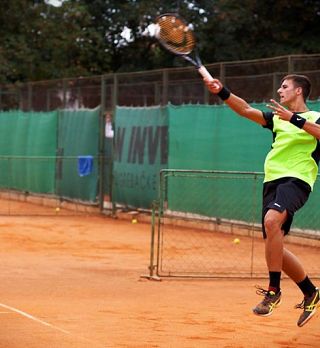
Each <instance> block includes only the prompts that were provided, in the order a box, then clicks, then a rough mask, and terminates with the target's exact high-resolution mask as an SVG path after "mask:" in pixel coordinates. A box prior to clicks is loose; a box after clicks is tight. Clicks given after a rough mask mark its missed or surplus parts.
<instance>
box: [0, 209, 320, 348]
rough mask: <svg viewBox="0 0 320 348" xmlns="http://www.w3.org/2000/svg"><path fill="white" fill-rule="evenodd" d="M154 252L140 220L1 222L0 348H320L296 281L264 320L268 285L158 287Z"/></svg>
mask: <svg viewBox="0 0 320 348" xmlns="http://www.w3.org/2000/svg"><path fill="white" fill-rule="evenodd" d="M149 248H150V225H149V224H148V223H141V222H139V221H138V223H136V224H132V223H131V221H130V220H120V219H112V218H110V217H104V216H97V215H95V216H51V217H50V216H49V217H44V216H33V217H30V216H29V217H24V216H2V217H1V220H0V257H1V262H0V270H1V273H0V274H1V280H0V347H1V348H73V347H74V348H84V347H86V348H102V347H104V348H106V347H137V348H140V347H141V348H142V347H164V348H169V347H177V348H189V347H190V348H191V347H194V348H201V347H244V348H247V347H268V348H271V347H283V348H284V347H288V348H289V347H320V330H319V327H320V315H318V314H316V315H315V317H314V318H312V320H311V321H310V322H309V323H308V324H307V325H305V326H304V327H303V328H298V327H297V326H296V321H297V319H298V316H299V314H300V312H301V311H299V310H296V309H294V308H293V307H294V305H295V304H296V303H299V302H301V300H302V298H301V294H300V292H299V291H298V289H297V288H296V286H295V285H294V284H293V283H292V282H291V281H290V280H288V279H285V280H284V281H283V283H282V289H283V301H282V305H281V306H280V307H279V308H278V309H276V311H275V312H274V313H273V315H272V316H270V317H266V318H261V317H257V316H254V315H253V314H252V312H251V308H252V307H253V306H254V305H255V304H256V303H258V302H259V301H260V300H261V297H258V296H257V295H256V294H255V288H254V285H255V284H257V283H258V284H261V283H262V284H261V285H266V280H256V279H249V280H228V279H227V280H226V279H220V280H214V279H211V280H181V279H180V280H177V279H175V280H162V281H150V280H148V279H144V278H141V277H140V276H141V275H143V274H147V273H148V263H149ZM226 252H227V251H226ZM261 257H263V256H261ZM317 282H319V280H317ZM319 312H320V311H319Z"/></svg>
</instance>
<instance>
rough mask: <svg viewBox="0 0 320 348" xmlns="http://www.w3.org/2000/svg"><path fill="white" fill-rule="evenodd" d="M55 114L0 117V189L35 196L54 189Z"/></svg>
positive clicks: (7, 114) (0, 115)
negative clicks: (27, 192)
mask: <svg viewBox="0 0 320 348" xmlns="http://www.w3.org/2000/svg"><path fill="white" fill-rule="evenodd" d="M56 125H57V112H46V113H44V112H43V113H41V112H37V113H32V112H28V113H24V112H22V111H12V112H1V113H0V185H1V187H3V188H8V189H17V190H23V191H30V192H39V193H53V192H54V189H55V185H54V178H55V158H54V156H55V153H56V145H57V142H56Z"/></svg>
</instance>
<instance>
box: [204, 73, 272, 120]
mask: <svg viewBox="0 0 320 348" xmlns="http://www.w3.org/2000/svg"><path fill="white" fill-rule="evenodd" d="M204 82H205V84H206V85H207V87H208V89H209V91H210V92H211V93H213V94H218V95H219V93H220V92H222V91H223V89H224V88H223V85H222V83H221V82H220V81H219V80H218V79H214V80H213V81H212V80H211V81H209V80H207V79H204ZM225 91H226V90H225ZM228 92H229V91H228ZM220 94H221V93H220ZM225 97H227V98H226V99H225ZM222 99H224V102H225V103H226V104H227V105H228V106H229V107H230V108H231V109H232V110H233V111H235V112H236V113H237V114H239V115H240V116H243V117H246V118H248V119H249V120H251V121H253V122H256V123H258V124H261V125H262V126H265V125H266V120H265V119H264V117H263V113H262V111H261V110H259V109H256V108H253V107H252V106H250V105H249V104H248V103H247V102H246V101H245V100H244V99H242V98H240V97H238V96H237V95H235V94H233V93H230V95H228V94H225V96H223V98H222Z"/></svg>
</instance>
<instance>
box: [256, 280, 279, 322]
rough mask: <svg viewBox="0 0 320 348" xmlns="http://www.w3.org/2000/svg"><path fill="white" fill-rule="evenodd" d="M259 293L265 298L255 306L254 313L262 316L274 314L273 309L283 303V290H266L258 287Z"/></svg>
mask: <svg viewBox="0 0 320 348" xmlns="http://www.w3.org/2000/svg"><path fill="white" fill-rule="evenodd" d="M256 293H257V295H260V296H264V299H263V300H262V301H261V302H260V303H259V304H258V305H257V306H256V307H255V308H253V309H252V310H253V313H254V314H256V315H259V316H262V317H267V316H269V315H271V314H272V312H273V310H274V309H275V308H276V307H278V306H279V305H280V304H281V291H280V290H279V292H277V293H275V292H274V291H269V290H264V289H262V288H260V287H257V291H256Z"/></svg>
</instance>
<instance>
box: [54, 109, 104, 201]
mask: <svg viewBox="0 0 320 348" xmlns="http://www.w3.org/2000/svg"><path fill="white" fill-rule="evenodd" d="M99 115H100V108H97V109H94V110H87V109H85V110H77V111H73V110H71V111H69V110H61V111H59V126H58V151H57V152H58V154H59V157H58V159H57V181H56V185H57V188H56V190H57V194H58V195H59V196H63V197H70V198H79V199H81V200H85V201H94V202H95V201H97V194H98V193H97V192H98V158H97V156H98V153H99ZM83 156H92V157H93V168H92V172H91V173H89V174H88V175H85V176H81V175H80V173H79V167H78V164H79V157H83Z"/></svg>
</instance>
